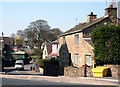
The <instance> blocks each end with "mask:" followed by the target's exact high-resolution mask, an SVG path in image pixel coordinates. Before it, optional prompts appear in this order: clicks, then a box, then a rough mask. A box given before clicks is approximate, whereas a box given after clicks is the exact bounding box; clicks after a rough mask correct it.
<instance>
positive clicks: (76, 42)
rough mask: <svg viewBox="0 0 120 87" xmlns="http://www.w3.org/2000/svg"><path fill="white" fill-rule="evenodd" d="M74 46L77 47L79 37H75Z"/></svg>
mask: <svg viewBox="0 0 120 87" xmlns="http://www.w3.org/2000/svg"><path fill="white" fill-rule="evenodd" d="M75 45H79V35H78V34H77V35H75Z"/></svg>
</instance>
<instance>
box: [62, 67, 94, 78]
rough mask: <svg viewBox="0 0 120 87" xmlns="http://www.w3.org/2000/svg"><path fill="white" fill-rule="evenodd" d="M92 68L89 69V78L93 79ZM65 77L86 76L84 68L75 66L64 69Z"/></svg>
mask: <svg viewBox="0 0 120 87" xmlns="http://www.w3.org/2000/svg"><path fill="white" fill-rule="evenodd" d="M91 69H92V67H87V76H88V77H92V70H91ZM64 75H65V76H80V77H83V76H84V67H79V68H75V67H73V66H68V67H64Z"/></svg>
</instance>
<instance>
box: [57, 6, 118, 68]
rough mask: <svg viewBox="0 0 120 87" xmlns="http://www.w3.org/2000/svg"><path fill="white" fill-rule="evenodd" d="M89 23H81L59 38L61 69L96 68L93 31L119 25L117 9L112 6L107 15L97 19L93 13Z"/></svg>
mask: <svg viewBox="0 0 120 87" xmlns="http://www.w3.org/2000/svg"><path fill="white" fill-rule="evenodd" d="M87 18H88V19H87V22H84V23H79V25H76V26H75V27H74V28H72V29H70V30H68V31H66V32H65V33H63V34H62V35H60V37H59V44H60V51H59V54H60V55H59V60H60V61H59V64H60V66H61V67H67V66H71V65H72V66H74V67H77V68H79V67H82V66H83V65H84V64H87V65H88V66H92V65H93V66H94V58H93V56H94V54H93V43H92V40H91V37H90V34H91V31H92V30H93V29H94V28H95V27H96V26H98V25H103V24H106V25H107V24H108V23H111V24H114V25H118V24H119V23H120V19H119V18H117V8H116V7H113V6H112V5H110V6H109V7H108V8H106V9H105V15H104V16H103V17H100V18H97V15H95V14H93V12H91V13H90V14H89V15H88V16H87Z"/></svg>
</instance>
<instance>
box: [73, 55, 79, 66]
mask: <svg viewBox="0 0 120 87" xmlns="http://www.w3.org/2000/svg"><path fill="white" fill-rule="evenodd" d="M74 63H75V65H78V64H79V54H77V53H76V54H75V57H74Z"/></svg>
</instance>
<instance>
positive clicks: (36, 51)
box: [33, 47, 43, 58]
mask: <svg viewBox="0 0 120 87" xmlns="http://www.w3.org/2000/svg"><path fill="white" fill-rule="evenodd" d="M42 53H43V49H41V48H40V47H38V48H33V54H34V55H35V56H38V57H39V58H40V57H42Z"/></svg>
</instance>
